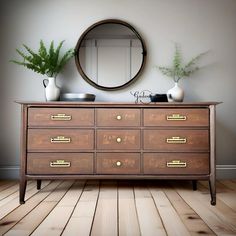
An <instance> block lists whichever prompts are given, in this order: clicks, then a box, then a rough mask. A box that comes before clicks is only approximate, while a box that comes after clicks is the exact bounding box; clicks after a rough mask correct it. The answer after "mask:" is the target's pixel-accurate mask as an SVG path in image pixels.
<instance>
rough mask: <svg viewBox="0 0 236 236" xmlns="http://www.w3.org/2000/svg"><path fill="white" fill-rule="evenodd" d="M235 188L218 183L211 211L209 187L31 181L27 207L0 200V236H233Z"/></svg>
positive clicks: (179, 183) (169, 183) (171, 183)
mask: <svg viewBox="0 0 236 236" xmlns="http://www.w3.org/2000/svg"><path fill="white" fill-rule="evenodd" d="M15 183H16V182H15ZM231 183H235V182H233V181H220V182H217V192H218V201H217V205H216V206H211V205H210V204H209V189H208V184H207V182H206V181H205V182H204V181H201V182H200V183H199V184H198V190H196V191H192V188H191V181H183V180H182V181H163V180H158V181H157V180H155V181H154V180H148V181H144V180H140V181H137V180H136V181H127V180H123V181H117V182H116V181H105V180H104V181H97V180H90V181H87V182H86V183H85V181H63V182H62V181H52V182H50V183H49V181H42V190H40V191H38V190H37V189H36V188H35V187H36V181H31V182H30V183H29V187H28V188H27V192H26V203H25V204H24V205H19V202H18V198H17V196H16V193H14V192H13V193H11V194H10V195H9V196H8V198H11V200H10V201H9V202H4V199H2V200H0V214H1V215H2V217H3V218H1V219H0V235H8V236H10V235H12V236H15V235H17V236H18V235H19V236H23V235H24V236H26V235H49V234H50V235H63V236H67V235H68V236H73V235H99V236H100V235H109V236H110V235H114V236H116V235H117V236H118V235H135V236H136V235H147V236H149V235H181V236H182V235H235V234H236V226H235V220H236V211H235V209H233V208H232V207H231V206H230V205H229V204H227V201H228V199H230V198H231V203H233V201H234V202H235V194H236V190H235V189H234V185H233V188H232V185H231ZM227 185H228V186H227ZM9 188H10V186H9ZM17 194H19V193H18V192H17ZM11 196H12V197H11ZM225 200H226V201H225ZM10 206H11V208H10Z"/></svg>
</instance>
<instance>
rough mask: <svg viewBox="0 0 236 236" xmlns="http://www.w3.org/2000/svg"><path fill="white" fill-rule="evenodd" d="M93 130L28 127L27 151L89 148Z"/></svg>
mask: <svg viewBox="0 0 236 236" xmlns="http://www.w3.org/2000/svg"><path fill="white" fill-rule="evenodd" d="M93 148H94V131H93V130H85V129H84V130H78V129H29V130H28V151H37V150H39V151H47V150H53V151H55V150H59V151H61V150H65V151H71V150H73V151H74V150H77V151H81V150H84V149H85V150H91V149H93Z"/></svg>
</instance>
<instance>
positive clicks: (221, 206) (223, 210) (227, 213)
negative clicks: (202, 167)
mask: <svg viewBox="0 0 236 236" xmlns="http://www.w3.org/2000/svg"><path fill="white" fill-rule="evenodd" d="M198 189H199V191H197V194H198V196H197V197H198V198H199V199H200V200H203V201H202V202H203V203H204V204H205V203H207V199H208V196H207V195H206V194H205V192H206V191H208V189H206V188H205V187H204V186H202V185H201V184H199V187H198ZM199 192H200V194H199ZM235 200H236V198H235ZM206 207H209V204H206ZM210 209H211V210H212V211H213V212H214V213H215V214H216V215H217V216H218V217H219V218H220V219H221V220H222V222H224V224H225V225H228V226H229V227H231V228H232V229H233V230H234V232H235V234H236V212H235V211H233V210H232V209H231V208H230V207H229V206H227V205H226V204H225V203H224V202H223V201H221V200H220V199H218V201H217V205H216V206H215V207H210Z"/></svg>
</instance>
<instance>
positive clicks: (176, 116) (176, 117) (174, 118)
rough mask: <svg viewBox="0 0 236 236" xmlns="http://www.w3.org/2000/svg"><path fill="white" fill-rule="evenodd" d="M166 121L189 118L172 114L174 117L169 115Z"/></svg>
mask: <svg viewBox="0 0 236 236" xmlns="http://www.w3.org/2000/svg"><path fill="white" fill-rule="evenodd" d="M166 120H170V121H171V120H187V116H184V115H180V114H172V115H167V116H166Z"/></svg>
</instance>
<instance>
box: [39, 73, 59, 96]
mask: <svg viewBox="0 0 236 236" xmlns="http://www.w3.org/2000/svg"><path fill="white" fill-rule="evenodd" d="M46 81H47V82H48V83H47V84H46ZM43 85H44V87H45V96H46V101H58V100H59V97H60V88H59V87H58V86H57V85H56V79H55V78H54V77H48V79H44V80H43Z"/></svg>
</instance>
